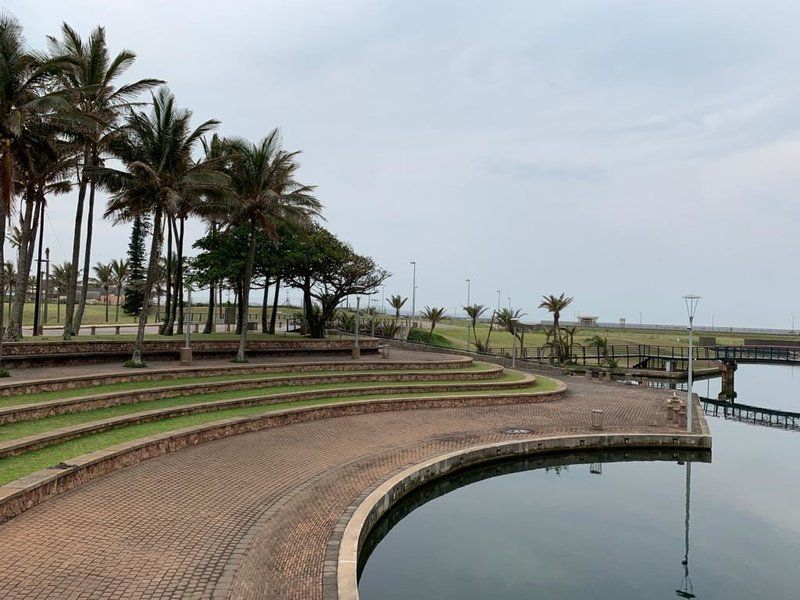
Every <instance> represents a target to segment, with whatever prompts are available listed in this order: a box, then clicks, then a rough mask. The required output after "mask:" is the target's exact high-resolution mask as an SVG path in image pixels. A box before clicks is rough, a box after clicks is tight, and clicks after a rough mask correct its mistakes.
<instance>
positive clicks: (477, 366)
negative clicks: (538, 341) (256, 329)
mask: <svg viewBox="0 0 800 600" xmlns="http://www.w3.org/2000/svg"><path fill="white" fill-rule="evenodd" d="M493 366H494V365H490V364H489V363H483V362H476V363H474V364H473V365H472V366H470V367H465V368H462V369H425V370H416V369H406V370H402V369H400V370H394V369H392V370H375V371H306V372H300V371H281V372H275V373H256V374H252V375H236V374H234V375H211V376H207V377H179V378H177V379H158V380H155V381H132V382H125V383H109V384H106V385H96V386H91V387H83V388H74V389H70V390H61V391H53V392H36V393H33V394H22V395H18V396H8V397H6V398H0V408H3V407H7V406H19V405H21V404H34V403H36V402H46V401H48V400H62V399H64V400H66V399H67V398H77V397H80V396H87V395H95V394H111V393H115V392H116V393H122V392H131V391H135V390H147V389H153V388H158V387H169V386H180V385H187V384H192V383H216V382H225V381H257V380H270V379H279V378H281V377H289V376H295V377H298V376H299V377H302V376H315V375H319V376H325V375H328V376H330V375H357V374H362V373H368V374H375V375H397V374H401V373H410V374H414V373H425V374H427V373H433V374H437V373H470V372H475V371H486V370H488V369H490V368H492V367H493Z"/></svg>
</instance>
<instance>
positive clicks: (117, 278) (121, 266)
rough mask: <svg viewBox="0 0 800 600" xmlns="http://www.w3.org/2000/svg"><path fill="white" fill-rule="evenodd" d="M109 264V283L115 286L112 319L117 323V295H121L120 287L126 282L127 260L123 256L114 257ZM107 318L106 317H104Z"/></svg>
mask: <svg viewBox="0 0 800 600" xmlns="http://www.w3.org/2000/svg"><path fill="white" fill-rule="evenodd" d="M110 266H111V283H112V285H113V286H114V287H115V288H116V294H115V295H116V297H117V299H116V308H115V311H116V314H115V315H114V320H115V321H116V322H117V323H119V297H120V296H121V295H122V288H124V287H125V284H126V283H127V282H128V272H129V269H128V261H127V260H125V259H124V258H121V259H116V258H115V259H114V260H112V261H111V263H110ZM106 320H108V318H106Z"/></svg>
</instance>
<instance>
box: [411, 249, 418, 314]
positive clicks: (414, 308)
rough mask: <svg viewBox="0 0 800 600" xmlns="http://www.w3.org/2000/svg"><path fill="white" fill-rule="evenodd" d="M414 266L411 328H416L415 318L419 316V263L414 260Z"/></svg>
mask: <svg viewBox="0 0 800 600" xmlns="http://www.w3.org/2000/svg"><path fill="white" fill-rule="evenodd" d="M411 264H412V265H414V271H413V275H412V276H411V326H412V327H413V326H414V317H415V316H417V261H415V260H412V261H411Z"/></svg>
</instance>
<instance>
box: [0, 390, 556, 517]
mask: <svg viewBox="0 0 800 600" xmlns="http://www.w3.org/2000/svg"><path fill="white" fill-rule="evenodd" d="M565 392H566V385H564V384H563V383H562V384H561V385H560V386H559V388H558V389H556V390H552V391H548V392H530V393H527V394H507V395H503V394H496V393H495V394H490V395H489V394H486V395H476V396H449V397H423V398H393V399H391V400H380V399H378V400H366V401H358V402H342V403H331V404H326V405H323V406H316V407H308V408H293V409H284V410H280V411H275V412H272V413H268V414H265V415H256V416H252V417H239V418H231V419H223V420H219V421H214V422H212V423H206V424H203V425H198V426H194V427H187V428H184V429H178V430H174V431H169V432H165V433H162V434H158V435H153V436H148V437H144V438H140V439H138V440H133V441H130V442H125V443H122V444H118V445H116V446H111V447H109V448H104V449H102V450H97V451H95V452H90V453H88V454H84V455H82V456H79V457H77V458H74V459H70V460H69V464H62V465H61V466H62V467H63V468H48V469H42V470H40V471H37V472H35V473H31V474H30V475H27V476H25V477H22V478H20V479H17V480H15V481H12V482H10V483H7V484H6V485H4V486H2V487H0V523H2V522H5V521H7V520H9V519H11V518H13V517H15V516H17V515H19V514H21V513H23V512H25V511H26V510H28V509H30V508H32V507H34V506H36V505H37V504H40V503H41V502H44V501H45V500H47V499H49V498H52V497H53V496H56V495H58V494H60V493H62V492H65V491H67V490H70V489H72V488H73V487H75V486H77V485H79V484H80V483H82V482H84V481H89V480H91V479H94V478H95V477H99V476H100V475H103V474H105V473H108V472H111V471H115V470H117V469H121V468H124V467H126V466H130V465H133V464H135V463H138V462H140V461H142V460H146V459H148V458H153V457H155V456H161V455H163V454H166V453H169V452H174V451H176V450H180V449H181V448H186V447H189V446H194V445H197V444H201V443H203V442H208V441H212V440H215V439H219V438H223V437H229V436H232V435H238V434H242V433H247V432H251V431H258V430H261V429H268V428H271V427H280V426H284V425H291V424H293V423H302V422H307V421H315V420H319V419H329V418H336V417H342V416H348V415H356V414H366V413H375V412H389V411H399V410H417V409H427V408H454V407H461V406H491V405H507V404H526V403H532V402H546V401H549V400H554V399H557V398H560V397H562V396H563V395H564V394H565Z"/></svg>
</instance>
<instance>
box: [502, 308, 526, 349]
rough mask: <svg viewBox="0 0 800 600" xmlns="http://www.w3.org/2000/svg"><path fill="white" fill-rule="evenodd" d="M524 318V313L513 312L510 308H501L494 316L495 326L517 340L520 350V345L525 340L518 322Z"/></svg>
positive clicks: (519, 311)
mask: <svg viewBox="0 0 800 600" xmlns="http://www.w3.org/2000/svg"><path fill="white" fill-rule="evenodd" d="M524 316H525V313H524V312H522V311H521V310H513V309H511V308H501V309H500V310H498V311H497V313H496V314H495V319H496V320H497V325H498V326H499V327H502V328H503V329H505V330H506V331H507V332H508V333H510V334H511V335H512V336H514V337H515V338H516V339H518V340H519V346H520V349H522V343H523V341H524V339H525V338H524V333H523V332H522V329H521V328H520V326H519V322H520V320H521V319H522V317H524Z"/></svg>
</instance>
